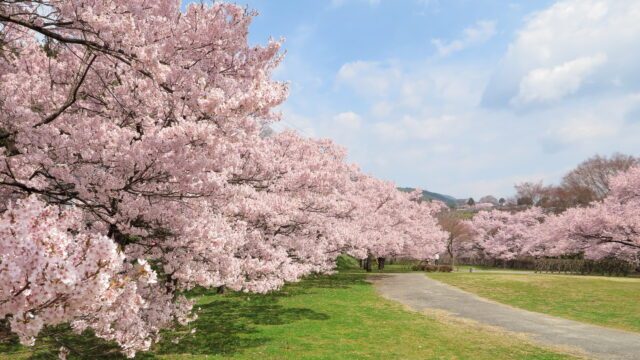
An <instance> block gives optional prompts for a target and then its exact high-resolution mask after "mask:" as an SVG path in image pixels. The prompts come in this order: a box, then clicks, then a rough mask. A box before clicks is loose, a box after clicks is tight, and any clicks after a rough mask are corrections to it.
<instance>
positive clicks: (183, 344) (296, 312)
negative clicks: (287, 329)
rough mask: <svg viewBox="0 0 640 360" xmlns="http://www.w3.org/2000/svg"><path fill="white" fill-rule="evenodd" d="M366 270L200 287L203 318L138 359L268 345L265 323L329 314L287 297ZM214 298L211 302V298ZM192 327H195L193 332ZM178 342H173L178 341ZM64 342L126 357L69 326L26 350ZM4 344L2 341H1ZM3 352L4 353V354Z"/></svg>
mask: <svg viewBox="0 0 640 360" xmlns="http://www.w3.org/2000/svg"><path fill="white" fill-rule="evenodd" d="M365 279H366V275H364V274H359V273H340V274H335V275H329V276H327V275H323V276H309V277H307V278H305V279H304V280H303V281H301V282H299V283H293V284H287V285H286V286H285V287H284V288H283V289H281V290H279V291H275V292H272V293H268V294H247V293H239V292H227V293H226V294H223V295H214V294H215V289H209V290H204V289H195V290H192V291H190V292H189V295H190V296H196V297H199V296H206V297H205V298H204V299H205V301H206V302H204V303H202V304H200V305H197V306H196V308H198V319H197V320H196V321H195V322H193V323H191V324H189V325H188V326H184V327H179V328H177V329H176V330H174V331H165V332H163V333H162V340H161V341H160V342H158V343H157V344H155V345H154V346H153V347H152V348H151V350H150V351H148V352H144V353H142V352H140V353H138V354H137V356H136V359H145V360H152V359H157V358H158V357H157V356H156V355H170V354H193V355H232V354H235V353H241V352H242V351H244V350H246V349H249V348H254V347H258V346H261V345H264V344H266V343H268V342H270V341H273V340H274V339H272V338H270V337H268V336H265V335H263V334H261V330H260V328H259V327H260V326H264V325H267V326H269V325H270V326H277V325H285V324H290V323H293V322H296V321H304V320H312V321H324V320H328V319H329V315H327V314H324V313H320V312H317V311H314V310H312V309H308V308H304V307H284V306H283V305H281V304H280V301H281V300H282V299H283V298H285V297H294V296H298V295H303V294H313V293H315V292H316V291H314V289H315V290H317V289H319V288H349V287H352V286H356V285H362V284H365ZM207 300H209V301H207ZM192 329H196V331H195V333H192V332H191V331H192ZM176 339H179V342H177V343H174V340H176ZM63 344H64V345H65V346H66V347H68V348H69V349H71V350H72V353H71V354H70V356H69V357H68V359H70V360H71V359H98V360H112V359H113V360H115V359H125V357H124V356H123V355H122V354H120V353H119V352H118V348H117V346H116V345H115V344H114V343H112V342H107V341H104V340H102V339H99V338H96V337H95V336H93V335H92V334H91V333H90V332H85V333H83V334H82V335H76V334H74V333H73V332H72V331H70V329H69V327H68V326H67V325H63V326H59V327H55V328H52V329H48V330H47V331H46V332H43V335H42V336H39V338H38V340H37V341H36V346H35V347H34V348H30V349H29V350H26V351H28V352H29V353H30V356H27V357H25V358H27V359H32V360H45V359H57V351H58V349H59V348H60V346H62V345H63ZM0 345H2V344H0ZM17 352H25V347H23V346H21V345H19V344H18V343H16V342H15V341H14V342H11V343H5V344H4V345H2V346H0V353H1V354H10V353H17ZM1 357H2V356H0V358H1Z"/></svg>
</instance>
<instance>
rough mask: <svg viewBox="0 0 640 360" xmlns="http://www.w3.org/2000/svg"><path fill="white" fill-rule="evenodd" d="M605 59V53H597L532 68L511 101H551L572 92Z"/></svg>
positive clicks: (522, 102) (515, 102) (523, 102)
mask: <svg viewBox="0 0 640 360" xmlns="http://www.w3.org/2000/svg"><path fill="white" fill-rule="evenodd" d="M606 61H607V56H606V55H604V54H598V55H595V56H589V57H581V58H578V59H575V60H572V61H567V62H565V63H563V64H561V65H558V66H555V67H552V68H538V69H533V70H531V71H530V72H529V73H528V74H527V75H525V77H524V78H522V81H520V89H519V92H518V95H517V96H516V97H514V98H513V99H512V100H511V103H512V104H516V105H519V104H526V103H530V102H536V101H540V102H544V101H553V100H559V99H561V98H563V97H564V96H566V95H570V94H573V93H575V92H576V91H577V90H578V89H580V86H581V85H582V83H583V82H584V80H585V79H586V78H588V77H589V76H590V75H591V74H592V73H593V72H594V71H595V70H596V69H597V68H598V67H600V66H601V65H603V64H604V63H605V62H606Z"/></svg>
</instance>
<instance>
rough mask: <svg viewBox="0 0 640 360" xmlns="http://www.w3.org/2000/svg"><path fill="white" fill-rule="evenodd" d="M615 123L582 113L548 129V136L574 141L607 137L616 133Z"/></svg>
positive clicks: (564, 140)
mask: <svg viewBox="0 0 640 360" xmlns="http://www.w3.org/2000/svg"><path fill="white" fill-rule="evenodd" d="M618 129H619V128H618V126H617V124H612V123H611V122H609V121H606V120H604V119H602V118H600V117H598V116H588V115H586V114H585V115H584V116H581V117H579V118H571V119H569V120H567V121H564V122H562V123H561V124H559V125H558V126H556V127H553V128H552V129H550V130H549V132H548V134H549V136H551V137H553V138H555V139H557V140H559V141H563V142H567V143H575V142H582V141H589V140H593V139H597V138H607V137H611V136H614V135H616V134H617V133H618Z"/></svg>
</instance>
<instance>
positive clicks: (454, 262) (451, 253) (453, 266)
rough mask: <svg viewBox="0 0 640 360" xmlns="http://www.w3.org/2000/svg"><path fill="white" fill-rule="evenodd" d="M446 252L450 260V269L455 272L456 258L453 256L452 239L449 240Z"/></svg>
mask: <svg viewBox="0 0 640 360" xmlns="http://www.w3.org/2000/svg"><path fill="white" fill-rule="evenodd" d="M447 252H448V253H449V259H451V269H452V270H453V271H455V269H456V258H455V257H454V256H453V239H451V238H450V239H449V244H447Z"/></svg>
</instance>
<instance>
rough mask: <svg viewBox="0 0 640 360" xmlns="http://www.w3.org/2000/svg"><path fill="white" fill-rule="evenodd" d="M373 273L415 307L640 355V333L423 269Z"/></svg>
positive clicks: (601, 352) (609, 352)
mask: <svg viewBox="0 0 640 360" xmlns="http://www.w3.org/2000/svg"><path fill="white" fill-rule="evenodd" d="M371 279H372V280H373V282H374V284H375V286H376V287H377V288H378V290H379V292H380V293H381V294H382V295H383V296H384V297H386V298H388V299H391V300H394V301H397V302H400V303H402V304H405V305H407V306H409V307H410V308H411V309H412V310H415V311H424V310H428V309H439V310H445V311H447V312H450V313H452V314H453V315H455V316H457V317H460V318H466V319H471V320H474V321H477V322H479V323H480V324H484V325H491V326H497V327H501V328H504V329H506V330H509V331H514V332H518V333H526V334H528V335H530V337H531V338H532V339H533V340H535V341H537V342H540V343H544V344H549V345H561V346H569V347H572V348H576V349H578V350H581V351H584V352H586V353H587V354H589V355H590V356H592V357H594V358H596V359H606V360H614V359H625V360H632V359H638V360H640V334H636V333H632V332H626V331H622V330H614V329H609V328H604V327H600V326H595V325H588V324H583V323H580V322H577V321H572V320H566V319H562V318H557V317H554V316H550V315H545V314H540V313H534V312H530V311H526V310H521V309H516V308H514V307H511V306H508V305H504V304H500V303H497V302H494V301H491V300H487V299H484V298H481V297H479V296H476V295H474V294H471V293H468V292H465V291H462V290H460V289H457V288H454V287H452V286H449V285H445V284H443V283H440V282H438V281H435V280H433V279H430V278H428V277H427V276H425V275H424V274H421V273H402V274H384V275H378V276H375V277H372V278H371ZM612 306H615V304H612Z"/></svg>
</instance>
